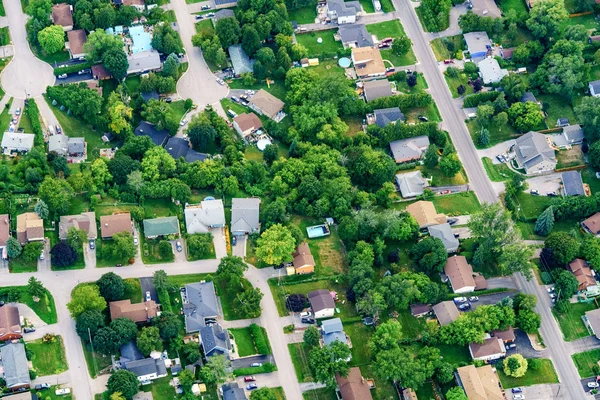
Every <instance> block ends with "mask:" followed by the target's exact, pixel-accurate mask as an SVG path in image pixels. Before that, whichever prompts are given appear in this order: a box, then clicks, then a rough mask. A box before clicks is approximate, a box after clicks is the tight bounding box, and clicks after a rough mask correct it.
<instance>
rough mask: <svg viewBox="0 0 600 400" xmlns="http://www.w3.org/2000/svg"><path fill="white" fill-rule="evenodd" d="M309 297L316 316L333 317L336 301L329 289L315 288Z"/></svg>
mask: <svg viewBox="0 0 600 400" xmlns="http://www.w3.org/2000/svg"><path fill="white" fill-rule="evenodd" d="M307 297H308V301H309V303H310V308H311V309H312V311H313V314H314V316H315V318H317V319H319V318H329V317H333V314H334V312H335V302H334V301H333V296H332V295H331V292H330V291H329V290H325V289H319V290H315V291H312V292H310V293H309V294H308V295H307Z"/></svg>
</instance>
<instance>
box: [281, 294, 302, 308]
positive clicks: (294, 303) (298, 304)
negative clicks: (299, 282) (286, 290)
mask: <svg viewBox="0 0 600 400" xmlns="http://www.w3.org/2000/svg"><path fill="white" fill-rule="evenodd" d="M307 304H308V298H307V297H306V296H305V295H303V294H290V295H289V296H288V298H287V299H286V300H285V306H286V308H287V309H288V310H290V311H292V312H300V311H302V310H304V309H305V308H306V306H307Z"/></svg>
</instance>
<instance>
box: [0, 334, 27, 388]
mask: <svg viewBox="0 0 600 400" xmlns="http://www.w3.org/2000/svg"><path fill="white" fill-rule="evenodd" d="M0 354H1V356H2V365H3V366H4V380H5V381H6V387H7V388H9V389H10V388H12V387H19V386H23V385H29V384H31V379H30V378H29V368H28V366H27V357H26V356H25V346H24V345H23V343H11V344H9V345H7V346H4V347H2V349H0Z"/></svg>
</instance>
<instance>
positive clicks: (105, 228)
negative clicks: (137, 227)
mask: <svg viewBox="0 0 600 400" xmlns="http://www.w3.org/2000/svg"><path fill="white" fill-rule="evenodd" d="M131 231H132V228H131V214H129V213H121V214H113V215H103V216H101V217H100V232H101V236H102V237H103V238H110V237H113V235H114V234H115V233H119V232H131Z"/></svg>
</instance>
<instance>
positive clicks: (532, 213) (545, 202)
mask: <svg viewBox="0 0 600 400" xmlns="http://www.w3.org/2000/svg"><path fill="white" fill-rule="evenodd" d="M552 199H553V197H548V196H537V195H532V194H529V193H526V192H522V193H519V194H518V195H517V204H518V206H519V207H520V208H521V210H520V211H519V213H520V215H521V216H523V217H525V218H527V219H537V217H538V216H539V215H540V214H541V213H542V211H544V210H545V209H546V207H548V206H549V205H550V203H552Z"/></svg>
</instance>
